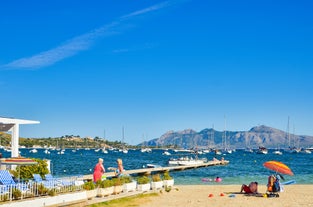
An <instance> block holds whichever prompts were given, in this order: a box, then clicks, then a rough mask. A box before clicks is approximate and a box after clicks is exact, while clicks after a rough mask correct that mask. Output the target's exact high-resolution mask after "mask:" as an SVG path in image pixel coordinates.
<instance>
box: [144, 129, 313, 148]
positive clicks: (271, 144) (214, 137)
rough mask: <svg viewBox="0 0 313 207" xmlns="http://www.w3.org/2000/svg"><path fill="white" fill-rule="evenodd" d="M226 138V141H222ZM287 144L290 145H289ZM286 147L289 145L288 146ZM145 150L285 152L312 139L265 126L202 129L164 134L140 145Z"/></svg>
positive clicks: (308, 144)
mask: <svg viewBox="0 0 313 207" xmlns="http://www.w3.org/2000/svg"><path fill="white" fill-rule="evenodd" d="M225 137H226V139H225ZM289 140H290V141H289ZM289 143H290V144H289ZM142 144H143V145H148V146H178V147H182V148H185V149H187V148H195V147H197V148H207V147H212V148H213V147H216V148H224V147H225V146H226V147H227V148H246V147H251V148H258V147H259V146H264V147H267V148H277V147H280V148H285V147H288V146H289V145H290V146H296V147H308V146H311V145H313V136H304V135H294V134H289V135H288V133H286V132H285V131H282V130H279V129H274V128H271V127H268V126H264V125H261V126H256V127H253V128H251V129H250V130H249V131H226V132H224V131H216V130H214V129H212V128H211V129H203V130H202V131H200V132H196V131H194V130H192V129H186V130H183V131H177V132H175V131H168V132H166V133H165V134H163V135H162V136H161V137H160V138H156V139H153V140H150V141H148V142H145V143H142Z"/></svg>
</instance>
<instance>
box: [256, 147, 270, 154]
mask: <svg viewBox="0 0 313 207" xmlns="http://www.w3.org/2000/svg"><path fill="white" fill-rule="evenodd" d="M256 153H257V154H264V155H266V154H267V153H268V150H267V149H266V148H265V147H259V149H258V151H257V152H256Z"/></svg>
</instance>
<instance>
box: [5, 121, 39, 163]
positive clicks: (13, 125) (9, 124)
mask: <svg viewBox="0 0 313 207" xmlns="http://www.w3.org/2000/svg"><path fill="white" fill-rule="evenodd" d="M39 123H40V122H39V121H31V120H25V119H14V118H5V117H0V131H3V132H7V131H12V137H11V147H12V151H11V157H18V142H19V140H18V139H19V125H20V124H39Z"/></svg>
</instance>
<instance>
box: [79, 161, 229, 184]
mask: <svg viewBox="0 0 313 207" xmlns="http://www.w3.org/2000/svg"><path fill="white" fill-rule="evenodd" d="M228 163H229V161H227V160H224V161H208V162H205V163H201V164H194V165H175V166H168V167H156V168H142V169H134V170H125V171H124V173H123V174H125V175H132V176H138V175H149V174H152V173H164V172H165V171H182V170H190V169H195V168H201V167H211V166H216V165H227V164H228ZM103 175H104V176H106V177H114V176H116V175H115V172H106V173H104V174H103ZM83 179H84V180H92V174H91V175H84V176H83Z"/></svg>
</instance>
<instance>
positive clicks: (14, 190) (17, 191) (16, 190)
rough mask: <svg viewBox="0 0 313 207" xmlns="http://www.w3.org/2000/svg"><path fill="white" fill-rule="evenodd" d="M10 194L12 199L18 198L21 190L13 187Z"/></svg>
mask: <svg viewBox="0 0 313 207" xmlns="http://www.w3.org/2000/svg"><path fill="white" fill-rule="evenodd" d="M12 195H13V198H14V199H19V198H21V196H22V192H21V191H20V190H19V189H16V188H15V189H13V190H12Z"/></svg>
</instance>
